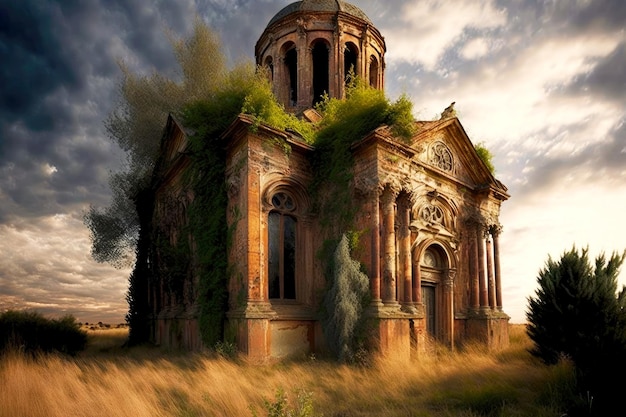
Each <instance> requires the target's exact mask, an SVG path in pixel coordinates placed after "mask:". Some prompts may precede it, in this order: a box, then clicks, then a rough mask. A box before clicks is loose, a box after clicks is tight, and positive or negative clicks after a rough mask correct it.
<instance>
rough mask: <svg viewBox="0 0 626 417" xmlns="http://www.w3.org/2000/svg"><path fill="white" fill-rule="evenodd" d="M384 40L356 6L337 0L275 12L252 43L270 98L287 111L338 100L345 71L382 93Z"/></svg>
mask: <svg viewBox="0 0 626 417" xmlns="http://www.w3.org/2000/svg"><path fill="white" fill-rule="evenodd" d="M385 51H386V47H385V40H384V38H383V37H382V35H381V34H380V32H379V31H378V29H376V28H375V27H374V25H373V24H372V22H371V21H370V19H369V18H368V17H367V16H366V15H365V13H363V11H362V10H361V9H359V8H358V7H356V6H354V5H352V4H350V3H347V2H345V1H341V0H303V1H297V2H294V3H292V4H290V5H288V6H286V7H285V8H283V9H282V10H281V11H279V12H278V13H277V14H276V15H275V16H274V17H273V18H272V19H271V20H270V22H269V23H268V25H267V27H266V28H265V30H264V31H263V34H262V35H261V37H260V38H259V40H258V41H257V44H256V47H255V56H256V62H257V65H259V66H263V67H266V68H267V70H268V74H269V77H271V81H272V85H273V89H274V94H275V95H276V97H277V99H278V101H279V102H280V103H282V104H283V105H284V106H285V108H286V109H288V110H290V111H299V110H303V109H305V108H309V107H313V106H314V105H315V104H316V103H318V102H319V101H320V100H321V98H322V97H323V96H324V94H328V95H329V96H330V97H343V95H344V93H345V86H346V82H347V76H348V74H349V73H350V71H354V73H356V75H358V76H359V77H361V78H362V79H364V80H367V82H368V83H369V84H370V85H371V86H372V87H374V88H377V89H381V90H382V89H383V87H384V81H385V77H384V69H385V61H384V56H385Z"/></svg>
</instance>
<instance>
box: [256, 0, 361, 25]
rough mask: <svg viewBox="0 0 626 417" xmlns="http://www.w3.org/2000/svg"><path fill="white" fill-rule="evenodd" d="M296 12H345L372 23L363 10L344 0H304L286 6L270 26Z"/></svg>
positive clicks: (271, 21)
mask: <svg viewBox="0 0 626 417" xmlns="http://www.w3.org/2000/svg"><path fill="white" fill-rule="evenodd" d="M296 12H344V13H348V14H350V15H352V16H355V17H357V18H359V19H362V20H365V21H366V22H368V23H372V21H371V20H370V19H369V18H368V17H367V15H366V14H365V13H364V12H363V10H361V9H359V8H358V7H356V6H355V5H353V4H350V3H348V2H345V1H342V0H303V1H296V2H294V3H291V4H290V5H288V6H285V7H284V8H283V9H282V10H281V11H279V12H278V13H276V15H275V16H274V17H273V18H272V20H270V22H269V23H268V26H271V25H272V24H273V23H275V22H277V21H279V20H280V19H282V18H284V17H286V16H288V15H290V14H292V13H296Z"/></svg>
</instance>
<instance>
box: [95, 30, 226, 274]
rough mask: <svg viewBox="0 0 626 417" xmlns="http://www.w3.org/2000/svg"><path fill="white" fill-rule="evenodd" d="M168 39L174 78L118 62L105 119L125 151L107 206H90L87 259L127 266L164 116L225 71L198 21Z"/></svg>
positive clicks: (204, 94)
mask: <svg viewBox="0 0 626 417" xmlns="http://www.w3.org/2000/svg"><path fill="white" fill-rule="evenodd" d="M171 41H172V46H173V49H174V52H175V55H176V58H177V61H178V64H179V66H180V69H181V71H180V74H179V80H173V79H170V78H168V77H165V76H164V75H162V74H159V73H157V72H153V73H152V74H150V75H137V74H134V73H132V72H131V71H130V70H129V69H128V67H126V65H125V64H124V63H123V62H122V63H120V67H121V70H122V79H121V82H120V85H119V102H118V104H117V106H116V108H115V109H114V110H113V111H112V112H111V114H110V115H109V117H108V118H107V119H106V121H105V128H106V131H107V134H108V136H109V138H110V139H111V140H112V141H113V142H114V143H116V144H117V145H118V146H119V147H120V148H121V149H122V150H123V151H124V152H126V160H125V165H124V167H123V168H122V169H121V170H120V171H119V172H113V173H112V174H111V177H110V180H109V186H110V188H111V193H112V202H111V205H110V206H109V207H106V208H104V209H103V208H98V207H93V206H92V207H90V209H89V211H88V212H87V213H86V215H85V224H86V226H87V227H88V228H89V230H90V232H91V240H92V256H93V258H94V259H95V260H97V261H99V262H108V263H111V264H112V265H114V266H116V267H122V266H129V265H132V262H133V260H134V259H135V256H136V253H135V251H136V250H137V244H138V238H139V232H140V231H139V227H140V219H139V214H138V211H137V207H136V204H135V203H136V202H137V196H138V195H139V194H141V192H142V190H144V189H145V188H147V186H148V184H149V183H150V176H151V174H152V170H153V169H154V165H155V163H156V158H157V154H158V151H159V145H160V138H161V135H162V132H163V127H164V124H165V120H166V118H167V115H168V114H174V115H175V116H180V115H181V113H182V111H183V108H184V107H185V106H186V105H188V104H189V103H192V102H194V101H197V100H201V99H206V98H208V97H211V96H212V95H213V92H214V91H215V89H216V87H217V86H219V85H220V84H221V80H222V79H223V77H224V74H225V64H224V63H225V58H224V56H223V54H222V52H221V48H220V43H219V39H218V37H217V36H216V35H215V34H214V33H213V32H212V31H211V30H210V29H209V28H208V27H207V26H206V25H205V24H204V23H203V22H202V21H201V19H199V18H198V19H196V22H195V25H194V31H193V34H192V35H191V36H190V37H189V38H187V39H176V38H174V37H173V36H172V37H171Z"/></svg>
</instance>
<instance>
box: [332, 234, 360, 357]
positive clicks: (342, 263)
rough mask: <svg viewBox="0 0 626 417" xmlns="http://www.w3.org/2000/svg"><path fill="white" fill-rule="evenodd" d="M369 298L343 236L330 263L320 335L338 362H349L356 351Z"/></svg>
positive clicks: (356, 263) (358, 269)
mask: <svg viewBox="0 0 626 417" xmlns="http://www.w3.org/2000/svg"><path fill="white" fill-rule="evenodd" d="M368 294H369V279H368V277H367V275H365V274H364V273H363V272H362V271H361V265H360V264H359V262H357V261H356V260H354V259H352V258H351V257H350V245H349V243H348V238H347V236H346V235H345V234H344V235H343V236H342V238H341V240H340V241H339V244H338V245H337V249H336V250H335V253H334V256H333V262H332V286H331V288H330V289H329V290H328V292H327V293H326V296H325V298H324V307H325V309H326V317H325V320H324V326H323V329H324V333H325V335H326V339H327V343H328V345H329V347H330V348H331V350H332V351H333V352H334V353H335V354H336V355H337V357H338V358H339V360H340V361H342V362H349V361H352V360H353V358H354V354H355V353H356V350H357V349H358V343H357V342H358V340H357V339H358V337H357V336H358V333H359V330H362V329H359V326H362V325H363V314H362V313H363V309H364V306H365V305H366V303H367V297H368Z"/></svg>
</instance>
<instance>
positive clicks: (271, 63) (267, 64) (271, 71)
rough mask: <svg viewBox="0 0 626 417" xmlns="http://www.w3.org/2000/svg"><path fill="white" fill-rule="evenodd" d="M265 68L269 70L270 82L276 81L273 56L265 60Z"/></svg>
mask: <svg viewBox="0 0 626 417" xmlns="http://www.w3.org/2000/svg"><path fill="white" fill-rule="evenodd" d="M265 68H266V69H267V77H268V79H269V81H270V82H273V81H274V60H273V59H272V57H271V56H268V57H267V58H265Z"/></svg>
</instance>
